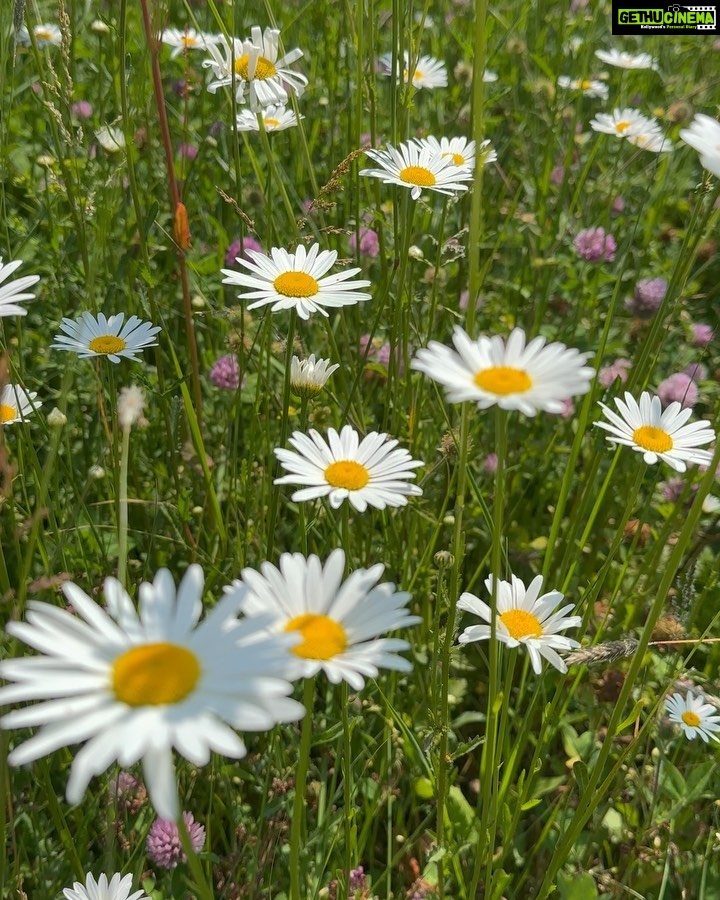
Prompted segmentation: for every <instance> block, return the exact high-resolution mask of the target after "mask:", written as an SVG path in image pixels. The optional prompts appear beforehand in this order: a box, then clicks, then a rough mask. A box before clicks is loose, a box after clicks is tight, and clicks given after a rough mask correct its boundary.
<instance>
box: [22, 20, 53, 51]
mask: <svg viewBox="0 0 720 900" xmlns="http://www.w3.org/2000/svg"><path fill="white" fill-rule="evenodd" d="M33 37H34V38H35V43H36V44H37V45H38V47H48V46H52V47H59V46H60V45H61V44H62V32H61V31H60V29H59V28H58V27H57V25H48V24H45V23H42V24H40V25H34V26H33ZM17 40H18V43H20V44H25V46H28V45H29V44H30V35H29V33H28V30H27V28H25V26H24V25H23V26H22V28H20V29H18V32H17Z"/></svg>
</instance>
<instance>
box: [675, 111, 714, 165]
mask: <svg viewBox="0 0 720 900" xmlns="http://www.w3.org/2000/svg"><path fill="white" fill-rule="evenodd" d="M680 137H681V139H682V140H683V141H685V143H686V144H689V145H690V146H691V147H692V148H693V150H697V152H698V153H699V154H700V165H701V166H702V167H703V168H704V169H707V170H708V172H712V173H713V175H716V176H717V177H718V178H720V122H718V121H716V120H715V119H711V118H710V116H706V115H703V114H702V113H697V115H696V116H695V118H694V119H693V120H692V122H691V123H690V127H689V128H683V130H682V131H681V132H680Z"/></svg>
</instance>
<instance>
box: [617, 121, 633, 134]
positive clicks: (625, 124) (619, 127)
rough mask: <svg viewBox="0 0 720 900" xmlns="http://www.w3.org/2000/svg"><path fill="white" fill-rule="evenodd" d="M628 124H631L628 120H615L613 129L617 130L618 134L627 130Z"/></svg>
mask: <svg viewBox="0 0 720 900" xmlns="http://www.w3.org/2000/svg"><path fill="white" fill-rule="evenodd" d="M630 125H631V123H630V122H626V121H624V120H623V121H622V122H616V123H615V131H617V133H618V134H622V133H623V132H624V131H627V130H628V128H629V127H630Z"/></svg>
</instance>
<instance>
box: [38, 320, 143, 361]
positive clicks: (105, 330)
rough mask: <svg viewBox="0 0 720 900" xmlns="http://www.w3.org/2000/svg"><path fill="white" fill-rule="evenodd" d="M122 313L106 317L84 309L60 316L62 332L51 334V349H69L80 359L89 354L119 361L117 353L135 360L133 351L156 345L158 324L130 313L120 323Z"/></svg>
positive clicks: (135, 352)
mask: <svg viewBox="0 0 720 900" xmlns="http://www.w3.org/2000/svg"><path fill="white" fill-rule="evenodd" d="M124 320H125V313H117V314H116V315H114V316H110V318H107V317H106V316H105V315H104V314H103V313H98V315H97V316H93V315H92V313H89V312H84V313H83V314H82V315H81V316H80V318H79V319H75V320H73V319H63V320H62V322H61V323H60V330H61V331H62V332H64V334H57V335H55V343H54V344H51V345H50V347H51V348H52V349H53V350H72V352H73V353H77V355H78V356H79V357H81V358H83V359H85V358H88V357H91V356H106V357H107V358H108V359H109V360H110V362H114V363H119V362H120V357H121V356H124V357H126V358H127V359H132V360H133V361H134V362H137V354H138V353H139V352H140V351H141V350H145V348H147V347H155V346H157V341H156V340H155V335H156V334H157V333H158V331H160V326H159V325H151V324H150V322H142V321H141V320H140V319H138V317H137V316H130V318H129V319H128V320H127V322H125V325H124V326H123V321H124Z"/></svg>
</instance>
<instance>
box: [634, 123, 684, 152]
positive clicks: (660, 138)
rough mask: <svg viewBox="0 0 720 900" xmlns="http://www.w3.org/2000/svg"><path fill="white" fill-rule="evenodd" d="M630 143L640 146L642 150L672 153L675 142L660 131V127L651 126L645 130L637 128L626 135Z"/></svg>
mask: <svg viewBox="0 0 720 900" xmlns="http://www.w3.org/2000/svg"><path fill="white" fill-rule="evenodd" d="M626 138H627V141H628V143H629V144H632V145H633V146H634V147H639V148H640V149H641V150H649V151H650V152H651V153H670V151H671V150H672V149H673V142H672V141H671V140H670V138H667V137H665V135H664V134H663V133H662V131H660V129H659V128H657V127H653V126H650V127H649V128H648V129H646V130H645V131H641V130H639V129H638V130H636V131H633V132H631V133H629V134H627V135H626Z"/></svg>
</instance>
